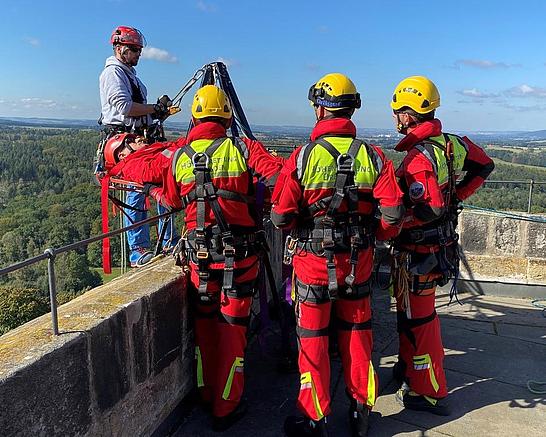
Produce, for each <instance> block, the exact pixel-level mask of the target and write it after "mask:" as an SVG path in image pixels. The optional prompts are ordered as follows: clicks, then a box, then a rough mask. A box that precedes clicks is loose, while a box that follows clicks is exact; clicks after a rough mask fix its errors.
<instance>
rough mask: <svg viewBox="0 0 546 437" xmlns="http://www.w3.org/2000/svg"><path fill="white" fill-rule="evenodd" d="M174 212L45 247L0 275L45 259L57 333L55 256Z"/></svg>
mask: <svg viewBox="0 0 546 437" xmlns="http://www.w3.org/2000/svg"><path fill="white" fill-rule="evenodd" d="M174 212H175V211H171V212H166V213H163V214H158V215H155V216H153V217H150V218H147V219H145V220H142V221H140V222H135V223H133V224H132V225H130V226H126V227H124V228H120V229H116V230H114V231H110V232H107V233H105V234H100V235H96V236H94V237H90V238H87V239H85V240H81V241H76V242H75V243H72V244H68V245H66V246H62V247H59V248H47V249H46V250H45V251H44V253H42V254H41V255H37V256H34V257H32V258H28V259H26V260H24V261H21V262H18V263H15V264H12V265H10V266H8V267H4V268H3V269H0V276H2V275H7V274H8V273H12V272H15V271H17V270H20V269H22V268H24V267H27V266H30V265H32V264H36V263H38V262H40V261H43V260H45V259H47V279H48V286H49V299H50V306H51V324H52V326H53V333H54V334H55V335H59V322H58V317H57V286H56V281H55V258H56V257H57V255H60V254H61V253H65V252H70V251H72V250H76V249H79V248H80V247H86V246H88V245H89V244H91V243H95V242H97V241H101V240H104V239H105V238H110V237H114V236H116V235H119V234H121V233H124V232H126V231H128V230H131V229H135V228H138V227H140V226H142V225H144V224H147V223H154V222H156V221H158V220H161V219H162V218H166V217H168V216H170V215H171V214H173V213H174Z"/></svg>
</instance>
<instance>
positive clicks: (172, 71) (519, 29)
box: [0, 0, 546, 132]
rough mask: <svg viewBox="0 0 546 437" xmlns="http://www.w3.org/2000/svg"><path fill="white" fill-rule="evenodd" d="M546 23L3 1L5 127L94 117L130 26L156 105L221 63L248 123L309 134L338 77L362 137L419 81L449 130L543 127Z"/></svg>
mask: <svg viewBox="0 0 546 437" xmlns="http://www.w3.org/2000/svg"><path fill="white" fill-rule="evenodd" d="M545 17H546V2H545V1H540V0H536V1H525V0H523V1H519V2H516V1H506V0H496V1H493V0H483V1H477V0H476V1H469V0H458V1H442V0H437V1H434V2H433V1H430V0H428V1H425V0H412V1H403V0H384V1H379V0H374V1H368V0H360V1H356V0H355V1H341V0H338V1H321V0H317V1H304V0H300V1H296V0H291V1H286V0H276V1H265V0H264V1H259V0H254V1H251V0H177V1H170V0H162V1H157V2H150V1H139V0H87V1H82V0H72V1H60V0H57V1H56V0H48V1H46V0H33V1H28V0H0V40H1V41H2V43H1V45H0V59H1V61H0V117H45V118H72V119H96V118H98V116H99V112H100V103H99V93H98V76H99V74H100V73H101V71H102V68H103V67H104V61H105V59H106V58H107V57H108V56H110V55H111V54H112V48H111V45H110V43H109V38H110V34H111V33H112V30H113V29H114V28H115V27H116V26H117V25H129V26H134V27H137V28H138V29H140V30H141V31H142V32H143V34H144V35H145V37H146V40H147V43H148V45H147V48H146V49H145V51H144V53H143V57H142V58H141V60H140V62H139V64H138V66H137V67H136V68H137V72H138V76H139V77H140V78H141V80H142V81H143V82H144V83H145V84H146V86H147V88H148V100H149V101H150V102H154V101H155V100H156V99H157V97H159V96H160V95H162V94H168V95H171V96H174V95H175V94H176V93H177V92H178V91H179V89H180V88H181V87H182V85H183V84H184V83H186V81H187V80H188V79H189V78H190V77H191V76H192V75H193V74H194V72H195V71H196V70H197V69H198V68H200V67H201V66H202V65H204V64H206V63H208V62H214V61H218V60H220V61H223V62H224V63H225V64H226V65H227V66H228V69H229V72H230V75H231V78H232V81H233V83H234V85H235V88H236V90H237V93H238V95H239V98H240V100H241V103H242V105H243V108H244V110H245V112H246V115H247V118H248V119H249V121H250V123H251V125H252V124H266V125H273V126H274V125H295V126H309V127H311V126H312V125H313V123H314V114H313V111H312V109H311V108H310V106H309V102H308V100H307V92H308V89H309V86H310V85H311V84H312V83H314V82H316V81H317V80H318V79H319V78H320V77H321V76H323V75H324V74H327V73H331V72H341V73H344V74H346V75H348V76H349V77H350V78H351V79H352V80H353V81H354V82H355V84H356V86H357V88H358V90H359V92H360V94H361V97H362V102H363V104H362V108H361V109H360V110H359V111H357V113H356V114H355V116H354V120H355V122H356V124H357V125H358V126H359V127H372V128H393V127H394V124H393V121H392V112H391V109H390V106H389V102H390V99H391V96H392V92H393V90H394V88H395V86H396V84H397V83H398V82H399V81H400V80H402V79H403V78H405V77H407V76H411V75H424V76H427V77H429V78H430V79H431V80H432V81H434V82H435V83H436V85H437V87H438V88H439V90H440V95H441V107H440V108H439V109H438V110H437V117H438V118H440V119H441V120H442V122H443V125H444V129H445V130H447V131H449V130H454V131H463V132H464V131H469V132H470V131H492V130H497V131H501V130H540V129H546V119H545V118H546V117H545V113H546V49H545V48H546V31H545V29H544V18H545ZM192 93H193V90H192V92H191V93H190V94H188V95H187V96H186V98H185V99H184V101H183V104H182V112H181V113H179V114H177V115H176V116H174V117H173V119H174V121H181V122H184V121H185V120H187V119H188V116H189V113H190V110H189V107H190V104H191V94H192Z"/></svg>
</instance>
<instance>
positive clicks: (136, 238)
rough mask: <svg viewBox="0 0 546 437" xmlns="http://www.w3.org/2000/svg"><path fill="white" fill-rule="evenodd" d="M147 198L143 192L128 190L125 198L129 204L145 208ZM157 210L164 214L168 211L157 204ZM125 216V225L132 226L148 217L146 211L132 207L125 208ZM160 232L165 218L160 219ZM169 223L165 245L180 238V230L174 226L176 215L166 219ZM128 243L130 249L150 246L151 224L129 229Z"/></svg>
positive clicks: (164, 239) (167, 223)
mask: <svg viewBox="0 0 546 437" xmlns="http://www.w3.org/2000/svg"><path fill="white" fill-rule="evenodd" d="M145 199H146V196H145V195H144V194H143V193H139V192H136V191H128V192H127V197H126V200H125V203H127V205H129V206H132V207H133V208H137V209H141V210H144V200H145ZM157 212H158V214H163V213H164V212H166V209H165V208H164V207H163V206H161V205H159V204H158V205H157ZM125 213H126V214H124V217H123V223H124V226H130V225H132V224H133V223H136V222H139V221H142V220H145V219H146V217H147V212H146V211H142V212H141V211H133V210H131V209H125ZM171 221H172V222H173V225H172V226H171ZM160 222H161V224H160V225H159V226H160V228H159V229H160V230H159V232H160V234H161V228H162V227H163V223H164V222H163V220H161V221H160ZM165 222H166V225H167V230H166V231H165V237H164V238H163V246H165V245H169V242H171V244H174V243H176V241H177V240H178V238H179V237H178V232H177V231H176V228H175V226H174V217H173V216H170V217H169V218H168V219H166V220H165ZM127 243H128V244H129V249H130V250H135V249H137V248H139V247H143V248H145V249H149V248H150V225H148V224H145V225H142V226H139V227H138V228H135V229H130V230H128V231H127Z"/></svg>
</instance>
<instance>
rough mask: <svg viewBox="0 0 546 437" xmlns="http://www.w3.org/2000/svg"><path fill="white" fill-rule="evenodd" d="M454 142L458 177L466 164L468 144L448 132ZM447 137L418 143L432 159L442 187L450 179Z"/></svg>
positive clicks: (418, 146) (454, 162)
mask: <svg viewBox="0 0 546 437" xmlns="http://www.w3.org/2000/svg"><path fill="white" fill-rule="evenodd" d="M446 136H447V137H448V138H449V140H450V141H451V143H452V144H453V171H454V172H455V178H457V177H458V176H459V175H460V174H461V172H462V170H463V166H464V161H465V159H466V155H467V153H468V146H467V145H466V144H465V143H464V141H463V140H462V139H461V138H459V137H458V136H457V135H452V134H446ZM446 143H447V142H446V138H445V137H444V135H439V136H437V137H430V138H427V140H425V141H424V142H423V143H421V144H418V145H417V146H416V148H417V149H418V150H419V151H420V152H421V153H422V154H423V155H425V157H426V158H427V159H428V160H429V161H430V163H431V164H432V167H433V169H434V173H435V174H436V177H437V179H438V185H439V186H440V187H442V186H444V185H445V184H447V182H448V180H449V168H448V165H447V158H446V155H445V148H446Z"/></svg>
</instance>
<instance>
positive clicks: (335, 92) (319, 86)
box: [308, 73, 362, 111]
mask: <svg viewBox="0 0 546 437" xmlns="http://www.w3.org/2000/svg"><path fill="white" fill-rule="evenodd" d="M308 99H309V100H310V101H311V104H313V105H319V106H324V107H325V108H326V109H328V111H337V110H339V109H347V108H354V109H358V108H360V106H361V104H362V102H361V101H360V94H359V93H357V92H356V86H355V84H354V83H353V81H352V80H351V79H349V78H348V77H347V76H345V75H344V74H341V73H330V74H327V75H326V76H324V77H322V78H320V79H319V80H318V82H317V83H315V84H313V85H311V88H309V95H308Z"/></svg>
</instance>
